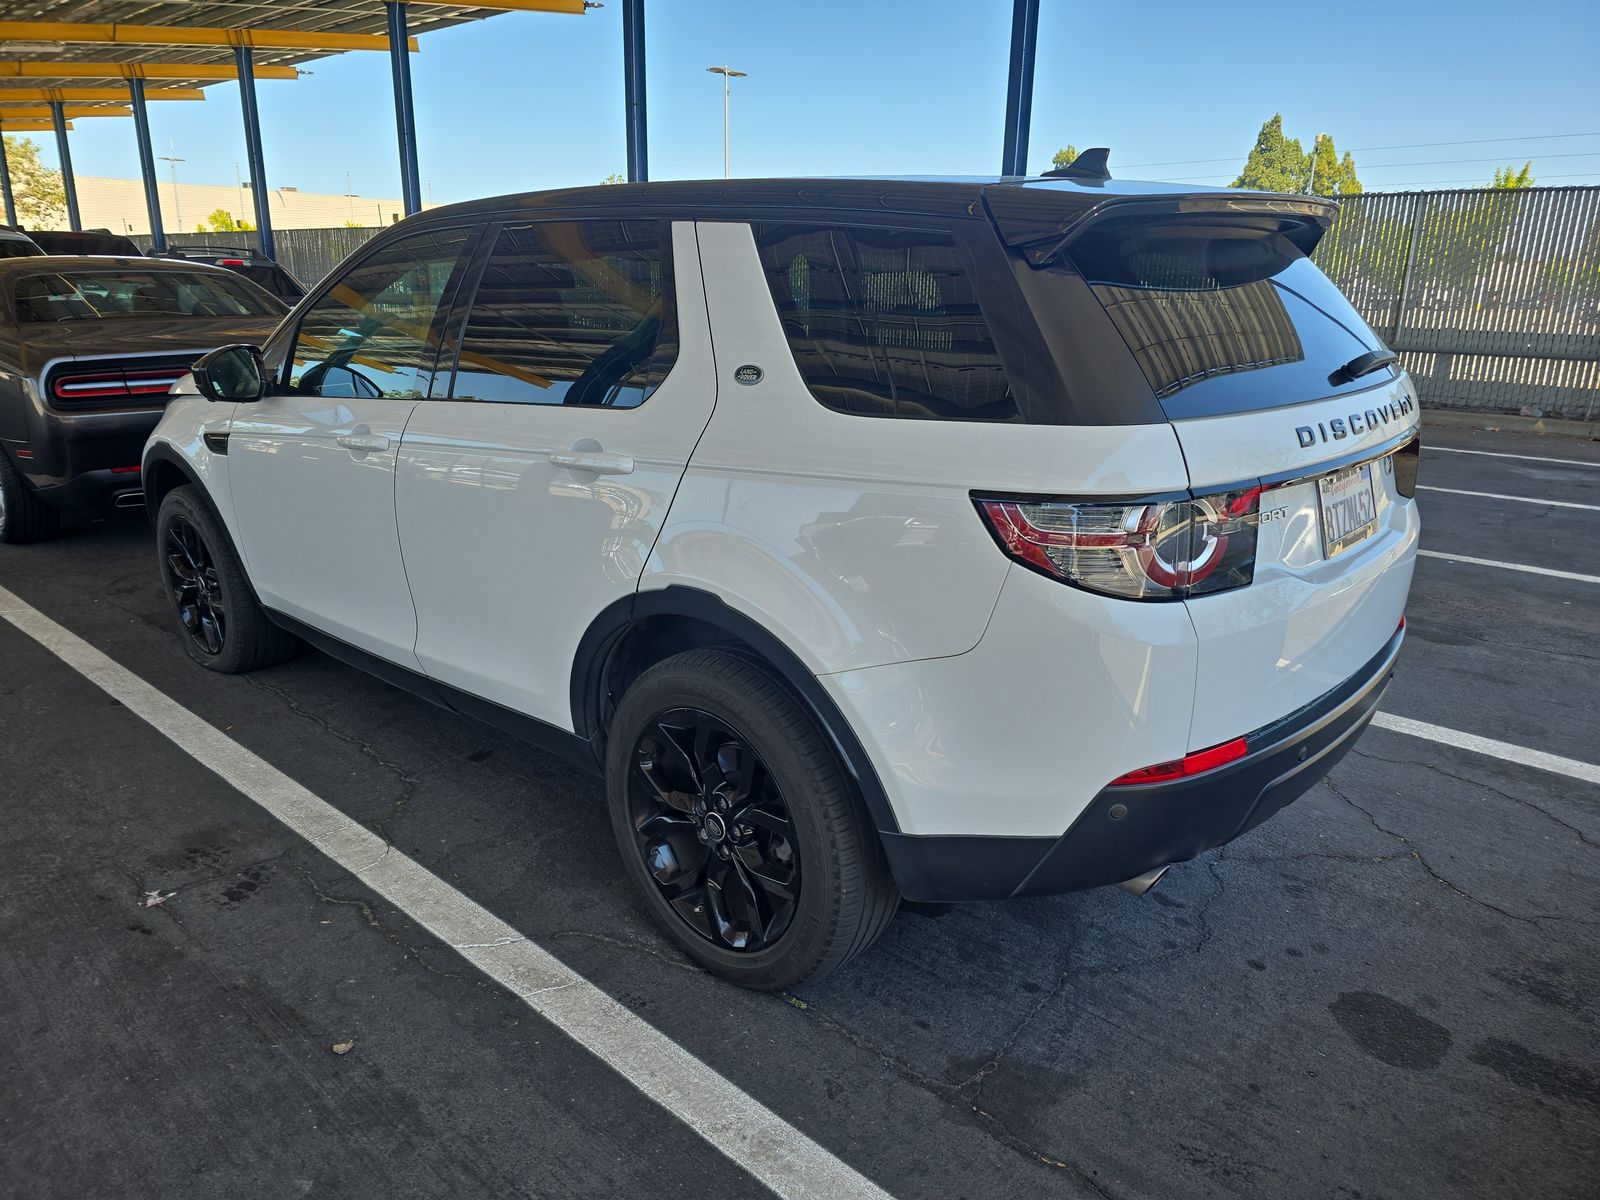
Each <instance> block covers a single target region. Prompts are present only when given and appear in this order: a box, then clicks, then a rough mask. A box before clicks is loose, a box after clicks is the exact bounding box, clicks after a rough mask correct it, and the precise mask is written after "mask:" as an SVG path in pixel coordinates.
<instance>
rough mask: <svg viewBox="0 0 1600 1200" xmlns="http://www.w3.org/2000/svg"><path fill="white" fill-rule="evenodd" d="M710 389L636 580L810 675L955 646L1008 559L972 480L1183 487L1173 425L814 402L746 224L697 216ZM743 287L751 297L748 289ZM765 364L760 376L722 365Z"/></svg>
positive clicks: (976, 621)
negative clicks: (698, 434)
mask: <svg viewBox="0 0 1600 1200" xmlns="http://www.w3.org/2000/svg"><path fill="white" fill-rule="evenodd" d="M699 235H700V255H701V262H702V265H703V268H704V272H705V280H706V301H707V306H708V308H709V310H710V314H711V325H712V329H713V330H714V342H715V345H716V348H717V373H718V377H719V378H718V385H719V396H720V399H719V402H718V406H717V413H716V416H715V418H714V419H713V420H712V421H711V424H710V425H709V426H708V427H707V429H706V431H705V436H704V437H703V438H702V439H701V441H700V445H699V447H698V448H697V449H696V450H695V454H694V460H693V462H692V463H691V464H690V467H689V470H688V472H687V473H686V474H685V476H684V480H683V486H682V487H681V488H680V489H679V492H678V498H677V500H676V502H675V503H674V504H673V506H672V513H671V515H670V516H669V518H668V520H667V526H666V528H665V529H664V530H663V531H662V536H661V540H660V542H659V543H658V544H657V546H656V550H655V553H654V554H653V555H651V558H650V562H649V564H648V566H647V569H646V571H645V574H644V578H643V579H642V580H641V584H640V586H641V588H644V589H651V588H665V587H669V586H672V585H674V584H681V585H685V586H689V587H694V588H698V589H700V590H703V591H709V592H712V593H713V594H715V595H717V596H719V597H720V598H721V599H722V600H723V601H724V602H725V603H727V604H728V605H729V606H730V607H732V608H734V609H736V610H738V611H739V612H741V613H743V614H745V615H746V616H749V617H751V618H752V619H753V620H755V621H756V622H758V623H759V624H761V625H763V626H764V627H765V628H766V629H768V630H769V631H770V632H771V633H773V634H775V635H776V636H777V637H778V638H779V639H780V640H782V641H783V642H784V643H785V644H786V645H787V646H788V647H789V648H790V649H791V650H793V651H794V652H795V653H796V654H797V655H798V656H799V657H800V659H801V660H802V661H803V662H804V663H805V664H806V665H807V666H809V667H810V668H811V669H812V670H813V671H815V672H817V673H819V674H822V673H826V672H831V671H844V670H853V669H857V668H861V667H868V666H877V665H882V664H885V663H894V662H906V661H910V660H914V659H922V658H938V657H945V656H949V655H954V654H961V653H963V652H965V651H967V650H970V649H972V647H973V646H975V645H977V643H978V639H979V638H981V637H982V636H983V631H984V628H985V626H986V625H987V624H988V621H989V614H990V613H991V612H992V611H993V609H994V605H995V600H996V598H997V597H998V596H999V594H1000V585H1001V582H1002V581H1003V580H1004V578H1005V576H1006V571H1007V569H1008V567H1009V563H1008V562H1007V560H1006V558H1005V557H1004V555H1002V554H1001V553H1000V552H999V550H998V549H997V548H996V546H995V543H994V539H993V537H991V536H990V534H989V532H988V530H987V529H986V528H985V527H984V525H983V523H982V521H981V520H980V519H979V517H978V514H977V511H976V509H975V508H974V507H973V503H972V499H971V493H972V492H973V491H975V490H978V491H982V490H985V489H995V490H1001V491H1024V492H1060V491H1062V490H1063V489H1066V488H1071V489H1072V490H1074V491H1075V492H1078V493H1081V494H1094V493H1100V494H1124V495H1125V494H1128V493H1130V492H1135V493H1136V492H1142V491H1168V490H1171V489H1172V488H1174V487H1182V486H1183V480H1184V478H1185V474H1184V466H1183V458H1182V455H1181V453H1180V452H1179V449H1178V443H1177V439H1176V438H1175V437H1174V436H1173V433H1172V429H1171V427H1170V426H1167V425H1138V426H1125V427H1094V428H1088V427H1076V428H1073V427H1066V426H1022V425H1002V424H994V425H983V426H974V425H971V424H964V423H961V422H954V421H917V420H894V419H885V418H875V417H862V416H854V415H849V414H844V413H837V412H833V411H831V410H829V409H827V408H824V407H823V406H822V405H821V404H819V403H818V402H817V400H816V399H815V398H814V397H813V396H812V395H811V393H810V391H809V389H807V387H806V385H805V381H804V380H803V379H802V378H801V376H800V373H799V371H798V369H797V368H796V367H795V364H794V359H793V356H792V355H791V354H790V352H789V346H788V342H787V340H786V339H785V337H784V333H783V328H782V325H781V324H780V323H779V320H778V316H777V313H776V311H775V310H774V309H773V307H772V304H771V303H770V301H769V300H768V296H769V293H768V291H767V284H766V280H765V278H764V277H763V275H762V273H761V263H760V259H759V258H758V256H757V254H756V249H755V240H754V238H753V236H752V234H751V231H750V227H749V226H748V225H745V224H733V223H720V222H702V223H700V225H699ZM752 297H759V298H760V302H759V303H753V302H752ZM744 364H754V365H756V366H759V367H760V368H761V369H762V371H763V372H764V376H763V378H762V380H761V382H760V383H758V384H755V385H753V386H745V385H742V384H740V383H738V382H736V380H735V379H734V372H735V371H736V370H737V369H738V368H739V367H740V366H741V365H744Z"/></svg>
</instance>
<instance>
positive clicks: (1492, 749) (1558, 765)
mask: <svg viewBox="0 0 1600 1200" xmlns="http://www.w3.org/2000/svg"><path fill="white" fill-rule="evenodd" d="M1372 723H1373V724H1374V725H1376V726H1377V727H1378V728H1379V729H1387V730H1390V731H1391V732H1394V733H1405V734H1409V735H1410V736H1412V737H1417V738H1425V739H1427V740H1428V741H1430V742H1438V743H1440V744H1441V745H1444V746H1454V747H1455V748H1456V749H1458V750H1471V751H1472V752H1473V753H1474V754H1487V755H1488V756H1489V757H1490V758H1499V759H1504V760H1505V761H1506V762H1514V763H1522V764H1523V765H1524V766H1529V767H1537V768H1538V769H1539V770H1541V771H1550V772H1552V773H1553V774H1556V775H1565V776H1567V777H1568V778H1569V779H1581V780H1583V781H1584V782H1585V783H1600V766H1596V765H1595V764H1593V763H1586V762H1579V761H1578V760H1577V759H1575V758H1562V757H1561V755H1559V754H1546V753H1545V752H1544V751H1543V750H1530V749H1528V748H1527V747H1526V746H1513V745H1512V744H1511V743H1510V742H1497V741H1495V740H1494V739H1493V738H1486V737H1479V736H1478V735H1477V734H1475V733H1462V732H1461V731H1460V730H1459V729H1446V728H1445V727H1444V726H1443V725H1429V724H1428V723H1427V722H1426V721H1413V720H1412V719H1411V718H1410V717H1397V716H1395V715H1394V714H1393V713H1386V712H1381V713H1378V714H1377V715H1376V716H1374V717H1373V718H1372Z"/></svg>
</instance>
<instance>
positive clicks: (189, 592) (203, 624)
mask: <svg viewBox="0 0 1600 1200" xmlns="http://www.w3.org/2000/svg"><path fill="white" fill-rule="evenodd" d="M162 562H163V563H164V564H165V566H166V572H167V586H168V588H169V589H170V590H171V593H172V598H173V602H174V603H175V604H176V605H177V608H178V620H179V621H181V622H182V623H183V628H184V630H185V632H187V633H188V635H189V638H190V640H191V641H192V642H193V643H194V645H195V646H196V648H198V649H199V650H200V651H202V652H203V653H205V654H208V655H211V656H213V657H215V656H216V655H219V654H221V653H222V650H223V647H224V646H225V645H226V644H227V639H228V618H227V613H226V612H225V610H224V608H223V601H222V581H221V578H220V577H219V574H218V571H217V565H216V562H215V561H214V559H213V557H212V554H211V549H210V547H208V546H207V545H206V540H205V538H204V537H202V536H201V533H200V531H199V530H198V529H196V528H195V526H194V524H193V522H191V521H189V520H188V519H187V518H185V517H181V516H174V517H173V518H172V519H171V520H170V521H169V522H168V523H167V533H166V544H165V545H164V546H163V547H162Z"/></svg>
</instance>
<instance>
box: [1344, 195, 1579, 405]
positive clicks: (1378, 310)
mask: <svg viewBox="0 0 1600 1200" xmlns="http://www.w3.org/2000/svg"><path fill="white" fill-rule="evenodd" d="M1315 258H1316V261H1317V265H1318V266H1320V267H1321V268H1322V269H1323V270H1324V271H1326V272H1327V273H1328V274H1329V275H1330V276H1332V278H1333V280H1334V282H1336V283H1337V284H1338V285H1339V286H1340V287H1341V288H1342V289H1343V290H1344V293H1345V294H1346V295H1347V296H1349V297H1350V300H1351V302H1352V303H1353V304H1354V305H1355V306H1356V308H1357V309H1359V310H1360V311H1361V314H1362V316H1364V317H1366V319H1367V321H1368V323H1369V324H1371V325H1372V327H1373V328H1374V329H1375V330H1377V331H1378V333H1379V335H1380V336H1381V337H1383V338H1384V340H1385V341H1387V342H1388V343H1389V345H1390V346H1391V347H1392V348H1393V349H1395V350H1397V351H1399V352H1400V358H1401V362H1402V364H1403V365H1404V366H1405V367H1406V369H1407V370H1409V371H1410V372H1411V374H1412V376H1413V377H1414V378H1415V379H1416V381H1417V385H1418V390H1419V391H1420V393H1421V397H1422V400H1423V403H1424V404H1431V405H1433V406H1435V407H1439V408H1469V409H1482V410H1484V411H1488V412H1512V413H1515V412H1522V413H1527V414H1529V415H1533V416H1560V417H1575V418H1578V419H1582V420H1592V419H1594V418H1595V417H1597V416H1600V188H1597V187H1585V188H1526V189H1520V190H1514V191H1505V190H1501V191H1496V190H1483V191H1455V192H1386V193H1373V194H1370V195H1361V196H1348V197H1346V198H1344V199H1343V200H1342V201H1341V202H1340V206H1339V219H1338V221H1337V222H1336V223H1335V224H1334V227H1333V229H1332V230H1331V231H1330V232H1329V233H1328V235H1327V236H1326V237H1325V238H1323V240H1322V244H1321V245H1320V246H1318V247H1317V251H1316V255H1315Z"/></svg>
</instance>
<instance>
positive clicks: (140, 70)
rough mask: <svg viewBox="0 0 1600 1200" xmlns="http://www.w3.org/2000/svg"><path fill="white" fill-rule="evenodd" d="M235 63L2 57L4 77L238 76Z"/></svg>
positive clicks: (291, 73) (292, 72)
mask: <svg viewBox="0 0 1600 1200" xmlns="http://www.w3.org/2000/svg"><path fill="white" fill-rule="evenodd" d="M299 76H300V72H299V71H297V70H296V69H295V68H294V67H278V66H259V67H257V68H256V78H257V79H298V78H299ZM237 78H239V68H238V67H236V66H234V65H233V64H232V63H107V62H36V61H33V60H32V59H7V60H0V79H237Z"/></svg>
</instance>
